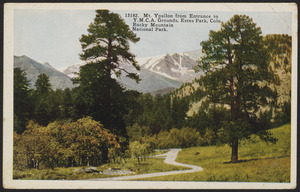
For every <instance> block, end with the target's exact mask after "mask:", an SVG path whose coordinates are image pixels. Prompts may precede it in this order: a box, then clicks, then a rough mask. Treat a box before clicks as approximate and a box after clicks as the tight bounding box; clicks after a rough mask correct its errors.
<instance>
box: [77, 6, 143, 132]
mask: <svg viewBox="0 0 300 192" xmlns="http://www.w3.org/2000/svg"><path fill="white" fill-rule="evenodd" d="M138 41H139V38H138V37H137V36H136V34H134V33H133V32H132V31H131V30H130V28H129V26H128V25H127V24H126V23H125V22H124V20H123V19H122V18H121V17H120V16H119V15H118V14H116V13H111V12H110V11H108V10H97V11H96V17H95V19H94V22H93V23H91V24H90V25H89V28H88V34H87V35H82V36H81V38H80V42H81V46H82V53H81V54H80V58H81V59H82V60H83V61H85V62H86V63H87V65H85V66H82V67H81V69H80V73H79V78H77V80H75V81H77V82H78V83H79V84H80V86H81V87H82V92H81V93H83V94H85V95H86V96H85V97H81V98H82V101H83V102H86V103H88V106H91V107H92V106H94V108H93V107H92V108H86V109H85V110H87V111H86V113H87V114H88V115H92V116H93V117H94V119H96V120H100V121H101V122H102V123H103V124H104V126H105V127H106V128H108V129H112V130H113V129H115V128H116V125H115V123H117V122H118V121H116V120H117V118H115V117H116V114H113V113H114V112H116V111H114V109H115V108H116V106H117V103H118V102H116V100H115V99H116V97H118V95H121V94H122V92H123V91H124V90H123V89H122V88H121V87H120V85H119V84H118V83H117V82H116V81H115V80H114V79H112V77H111V76H112V74H115V75H116V76H117V77H118V76H120V75H121V73H123V72H124V73H126V76H127V77H129V78H132V79H134V80H136V81H137V82H138V81H139V80H140V79H139V77H138V75H137V74H136V73H131V72H128V71H127V70H126V69H124V68H122V67H121V63H124V62H126V63H129V64H132V65H133V66H134V67H135V68H136V69H137V70H139V69H140V68H139V66H138V65H137V62H136V60H135V55H134V54H132V53H131V52H130V51H129V42H133V43H136V42H138ZM114 95H116V97H114ZM81 106H82V105H81ZM118 119H120V117H118ZM121 119H122V118H121ZM123 124H124V122H123ZM124 126H125V125H124ZM124 130H125V127H124Z"/></svg>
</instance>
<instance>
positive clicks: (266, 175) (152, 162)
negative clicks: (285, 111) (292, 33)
mask: <svg viewBox="0 0 300 192" xmlns="http://www.w3.org/2000/svg"><path fill="white" fill-rule="evenodd" d="M290 130H291V126H290V125H289V124H288V125H284V126H281V127H278V128H275V129H272V130H271V132H272V133H273V136H274V137H276V138H277V139H278V141H277V143H276V144H272V143H266V142H264V141H261V140H260V139H259V138H258V137H257V136H252V137H251V139H250V140H245V141H242V142H241V144H240V145H239V163H235V164H232V163H229V161H230V155H231V148H230V147H229V146H228V145H225V146H204V147H192V148H186V149H183V150H181V151H180V152H179V155H178V157H177V159H176V161H178V162H181V163H187V164H194V165H199V166H201V167H202V168H203V171H201V172H195V173H187V174H178V175H171V176H163V177H152V178H146V179H140V180H153V181H237V182H289V181H290V166H291V165H290ZM164 152H165V151H155V154H160V153H164ZM163 161H164V159H162V158H147V160H146V161H142V162H140V163H138V162H137V160H136V159H132V158H130V159H127V160H126V162H125V161H124V160H122V161H119V162H117V163H108V164H104V165H102V166H99V167H97V169H98V170H99V171H104V170H106V169H108V168H120V169H122V170H131V171H134V172H135V173H136V174H143V173H154V172H164V171H175V170H183V169H186V168H185V167H180V166H174V165H169V164H165V163H163ZM80 168H83V167H69V168H55V169H54V170H51V169H41V170H39V169H27V170H24V171H14V172H13V177H14V179H30V180H43V179H48V180H82V179H91V178H103V177H113V176H108V175H102V174H98V173H78V172H76V173H73V172H72V171H73V170H76V169H80ZM118 176H119V175H118Z"/></svg>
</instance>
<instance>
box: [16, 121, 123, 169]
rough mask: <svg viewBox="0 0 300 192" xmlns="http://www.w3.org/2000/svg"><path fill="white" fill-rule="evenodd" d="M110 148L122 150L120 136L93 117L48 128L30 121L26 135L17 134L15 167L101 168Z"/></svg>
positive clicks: (55, 123) (51, 125)
mask: <svg viewBox="0 0 300 192" xmlns="http://www.w3.org/2000/svg"><path fill="white" fill-rule="evenodd" d="M109 148H120V144H119V143H118V142H117V139H116V136H115V135H113V134H111V133H109V131H108V130H107V129H104V128H103V126H102V125H101V124H100V123H99V122H96V121H94V120H92V118H91V117H85V118H82V119H79V120H77V121H76V122H53V123H50V124H49V125H48V126H47V127H44V126H40V125H38V124H36V123H34V122H32V121H30V122H29V124H28V126H27V128H26V131H25V132H24V133H23V134H22V135H17V134H15V135H14V166H15V167H14V168H17V169H24V168H26V167H27V168H28V167H29V168H31V167H35V168H39V166H43V167H49V168H52V169H54V167H55V166H74V165H83V164H86V165H99V164H101V163H104V162H105V161H107V159H108V149H109Z"/></svg>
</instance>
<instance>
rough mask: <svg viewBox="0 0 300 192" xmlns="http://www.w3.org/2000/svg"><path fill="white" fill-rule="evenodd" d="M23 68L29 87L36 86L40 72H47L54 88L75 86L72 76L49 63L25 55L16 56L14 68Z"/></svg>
mask: <svg viewBox="0 0 300 192" xmlns="http://www.w3.org/2000/svg"><path fill="white" fill-rule="evenodd" d="M17 67H18V68H21V69H22V70H24V71H25V72H26V77H27V79H28V80H29V87H30V88H35V86H34V85H35V82H36V80H37V78H38V76H39V75H40V74H46V75H47V76H48V77H49V81H50V84H51V87H52V89H53V90H56V89H66V88H70V89H71V88H73V87H75V85H73V83H72V81H71V79H70V77H68V76H67V75H65V74H64V73H61V72H60V71H57V70H56V69H54V68H53V67H52V66H51V65H50V64H49V63H47V62H45V63H39V62H37V61H35V60H33V59H31V58H29V57H27V56H25V55H23V56H14V68H17Z"/></svg>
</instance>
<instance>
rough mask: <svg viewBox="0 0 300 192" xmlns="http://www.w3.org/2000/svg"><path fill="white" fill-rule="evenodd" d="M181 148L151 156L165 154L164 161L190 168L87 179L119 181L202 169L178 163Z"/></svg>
mask: <svg viewBox="0 0 300 192" xmlns="http://www.w3.org/2000/svg"><path fill="white" fill-rule="evenodd" d="M180 150H181V149H170V151H168V152H167V153H164V154H160V155H155V156H153V157H159V156H166V159H165V160H164V163H168V164H171V165H178V166H183V167H188V168H191V169H188V170H178V171H167V172H158V173H146V174H140V175H129V176H120V177H108V178H99V179H89V180H94V181H121V180H128V179H142V178H148V177H158V176H166V175H175V174H181V173H192V172H197V171H202V170H203V169H202V167H200V166H197V165H190V164H185V163H178V162H176V161H175V160H176V157H177V155H178V153H179V151H180Z"/></svg>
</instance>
